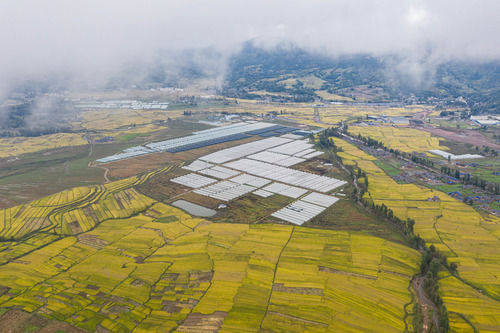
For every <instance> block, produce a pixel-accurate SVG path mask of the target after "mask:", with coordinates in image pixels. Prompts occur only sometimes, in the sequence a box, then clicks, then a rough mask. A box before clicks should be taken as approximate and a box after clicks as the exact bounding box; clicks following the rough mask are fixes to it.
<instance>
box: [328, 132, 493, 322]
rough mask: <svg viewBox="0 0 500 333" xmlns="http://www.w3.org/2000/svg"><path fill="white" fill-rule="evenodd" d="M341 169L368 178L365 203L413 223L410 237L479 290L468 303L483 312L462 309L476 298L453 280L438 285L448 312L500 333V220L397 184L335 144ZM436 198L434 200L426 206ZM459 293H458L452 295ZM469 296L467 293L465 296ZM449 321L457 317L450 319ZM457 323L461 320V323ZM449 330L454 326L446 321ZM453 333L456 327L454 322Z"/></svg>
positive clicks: (425, 190) (348, 148)
mask: <svg viewBox="0 0 500 333" xmlns="http://www.w3.org/2000/svg"><path fill="white" fill-rule="evenodd" d="M335 143H336V144H337V145H338V146H340V147H342V149H343V152H342V153H339V155H340V156H341V157H342V159H343V161H344V163H345V164H355V165H358V166H359V167H360V168H361V169H362V170H364V171H365V172H366V173H367V175H368V184H369V185H368V186H369V188H368V192H367V193H366V194H365V196H366V198H367V199H371V200H373V202H375V203H376V204H379V205H380V204H382V203H383V204H385V205H386V206H387V207H389V208H390V209H392V210H393V212H394V213H395V215H396V216H398V217H399V218H401V219H406V218H412V219H414V220H415V222H416V223H415V233H416V234H420V236H421V237H422V238H424V239H425V240H426V242H427V243H428V244H433V245H434V246H436V248H438V249H439V250H440V251H441V252H443V253H445V254H446V255H447V256H448V261H450V262H456V263H457V264H458V272H459V276H460V277H461V278H462V279H464V280H465V281H467V282H468V283H470V284H472V285H473V286H475V287H478V288H480V289H482V290H483V294H482V296H481V297H477V299H475V300H474V302H475V304H476V305H477V306H479V307H484V308H485V309H493V310H487V311H486V310H485V312H481V311H478V310H475V311H472V310H471V307H470V306H468V305H467V303H468V302H469V299H470V298H471V297H472V296H471V293H472V292H473V294H476V295H478V294H480V293H479V292H477V291H476V290H475V289H473V288H471V287H468V286H467V285H465V284H463V283H462V282H460V281H459V280H456V279H455V281H454V284H455V285H456V284H457V283H459V284H460V285H461V287H457V288H455V287H453V286H452V285H451V280H453V279H454V278H448V280H446V279H445V280H443V283H442V290H443V293H444V296H443V297H444V300H445V305H446V307H447V309H448V311H451V312H455V313H460V314H462V315H463V316H465V317H466V318H467V319H468V320H469V321H470V322H471V323H473V325H474V326H475V327H476V328H478V329H479V330H481V331H482V330H486V331H488V330H491V328H492V327H494V328H495V330H500V302H499V297H500V264H499V262H500V246H498V245H499V236H500V219H499V218H497V217H495V216H487V217H483V216H481V215H480V214H479V213H477V212H476V211H475V210H474V209H473V208H472V207H470V206H468V205H466V204H464V203H462V202H461V201H458V200H456V199H454V198H452V197H450V196H448V195H447V194H445V193H443V192H440V191H436V190H431V189H428V188H425V187H420V186H416V185H413V184H398V183H396V182H395V181H394V180H393V179H392V178H390V177H389V176H387V175H386V174H385V173H384V172H383V171H382V169H380V168H379V167H378V166H376V165H375V164H374V163H373V159H374V158H373V156H370V155H368V154H366V153H364V152H362V151H361V150H359V149H358V148H356V147H355V146H353V145H351V144H349V143H347V142H346V141H343V140H340V139H335ZM434 196H437V197H439V198H440V201H427V199H428V198H432V197H434ZM459 290H462V291H463V293H458V292H457V293H455V292H456V291H459ZM467 290H468V291H469V292H468V293H467V292H466V291H467ZM452 318H458V317H457V316H454V317H452ZM462 321H463V320H462ZM451 325H452V327H454V325H455V323H454V322H453V321H451ZM456 325H457V326H456V328H457V329H458V328H459V326H460V325H462V324H459V323H458V322H457V323H456Z"/></svg>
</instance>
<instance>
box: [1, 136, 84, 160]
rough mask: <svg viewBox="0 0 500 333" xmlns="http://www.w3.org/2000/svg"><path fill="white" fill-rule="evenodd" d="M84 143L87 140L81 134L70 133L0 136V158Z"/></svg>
mask: <svg viewBox="0 0 500 333" xmlns="http://www.w3.org/2000/svg"><path fill="white" fill-rule="evenodd" d="M86 144H88V142H87V140H85V139H84V138H83V137H82V135H80V134H72V133H58V134H49V135H42V136H39V137H36V138H28V137H15V138H0V158H5V157H9V156H18V155H21V154H27V153H34V152H37V151H42V150H47V149H54V148H62V147H69V146H82V145H86Z"/></svg>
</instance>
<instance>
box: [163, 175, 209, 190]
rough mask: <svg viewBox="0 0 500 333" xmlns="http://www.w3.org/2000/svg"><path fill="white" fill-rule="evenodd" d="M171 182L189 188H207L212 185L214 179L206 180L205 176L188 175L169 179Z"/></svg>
mask: <svg viewBox="0 0 500 333" xmlns="http://www.w3.org/2000/svg"><path fill="white" fill-rule="evenodd" d="M170 181H171V182H173V183H177V184H181V185H184V186H187V187H191V188H200V187H203V186H207V185H208V184H213V183H215V182H216V180H215V179H212V178H208V177H205V176H200V175H197V174H195V173H190V174H187V175H184V176H180V177H177V178H173V179H170Z"/></svg>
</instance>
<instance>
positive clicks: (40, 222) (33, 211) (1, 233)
mask: <svg viewBox="0 0 500 333" xmlns="http://www.w3.org/2000/svg"><path fill="white" fill-rule="evenodd" d="M170 168H171V167H166V168H164V169H160V170H157V171H153V172H150V173H147V174H144V175H142V176H140V177H138V176H134V177H130V178H126V179H122V180H119V181H115V182H111V183H108V184H105V185H99V186H92V187H77V188H73V189H71V190H67V191H63V192H60V193H56V194H53V195H51V196H48V197H45V198H43V199H39V200H35V201H32V202H30V203H27V204H23V205H19V206H15V207H11V208H7V209H2V210H0V238H1V239H6V240H13V241H14V240H19V239H22V238H23V237H26V236H27V235H30V234H32V233H34V232H37V231H43V232H50V233H54V234H56V235H73V234H78V233H81V232H85V231H88V230H90V229H92V228H93V227H95V226H96V225H97V224H99V223H100V222H102V221H104V220H107V219H115V218H125V217H129V216H131V215H133V214H136V213H138V212H141V211H143V210H145V209H146V208H147V207H150V206H151V205H152V204H153V203H154V200H152V199H150V198H149V197H146V196H144V195H142V194H140V193H139V192H137V191H136V190H135V189H134V188H133V186H136V185H139V184H142V183H143V182H145V181H146V180H147V179H149V177H151V176H153V175H155V174H157V173H160V172H167V171H168V170H169V169H170Z"/></svg>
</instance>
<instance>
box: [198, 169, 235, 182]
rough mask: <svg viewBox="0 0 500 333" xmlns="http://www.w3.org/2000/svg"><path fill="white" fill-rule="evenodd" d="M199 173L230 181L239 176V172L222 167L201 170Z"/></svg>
mask: <svg viewBox="0 0 500 333" xmlns="http://www.w3.org/2000/svg"><path fill="white" fill-rule="evenodd" d="M198 172H199V173H202V174H204V175H207V176H212V177H214V178H218V179H228V178H231V177H234V176H236V175H238V174H239V172H238V171H234V170H231V169H228V168H224V167H221V166H214V167H211V168H208V169H203V170H200V171H198Z"/></svg>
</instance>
